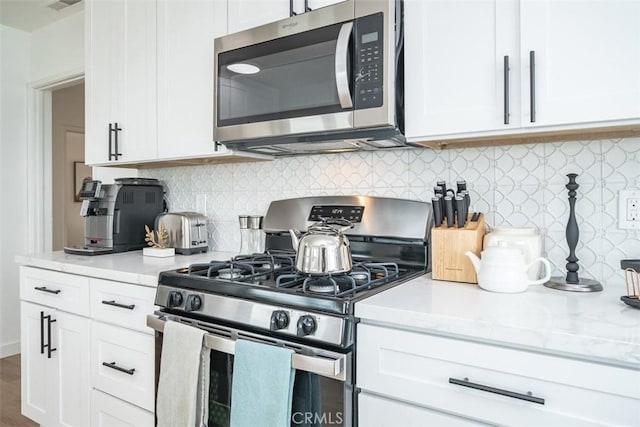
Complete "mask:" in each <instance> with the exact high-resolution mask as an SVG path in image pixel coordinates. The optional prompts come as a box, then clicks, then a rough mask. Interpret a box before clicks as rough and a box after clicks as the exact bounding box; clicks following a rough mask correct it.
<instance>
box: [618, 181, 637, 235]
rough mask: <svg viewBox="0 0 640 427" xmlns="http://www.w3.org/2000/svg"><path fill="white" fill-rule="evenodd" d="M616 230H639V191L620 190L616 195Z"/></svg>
mask: <svg viewBox="0 0 640 427" xmlns="http://www.w3.org/2000/svg"><path fill="white" fill-rule="evenodd" d="M618 228H620V229H626V230H638V229H640V190H620V192H619V193H618Z"/></svg>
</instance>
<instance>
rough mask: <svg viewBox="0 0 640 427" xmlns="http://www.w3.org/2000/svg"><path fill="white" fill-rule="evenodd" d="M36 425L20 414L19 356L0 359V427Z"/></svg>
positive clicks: (29, 426) (28, 426)
mask: <svg viewBox="0 0 640 427" xmlns="http://www.w3.org/2000/svg"><path fill="white" fill-rule="evenodd" d="M23 426H24V427H31V426H36V427H37V424H36V423H34V422H32V421H31V420H30V419H28V418H25V417H23V416H22V414H21V413H20V355H19V354H16V355H15V356H10V357H5V358H4V359H0V427H23Z"/></svg>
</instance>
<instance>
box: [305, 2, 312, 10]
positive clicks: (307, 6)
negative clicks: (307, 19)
mask: <svg viewBox="0 0 640 427" xmlns="http://www.w3.org/2000/svg"><path fill="white" fill-rule="evenodd" d="M304 11H305V12H311V8H310V7H309V0H304Z"/></svg>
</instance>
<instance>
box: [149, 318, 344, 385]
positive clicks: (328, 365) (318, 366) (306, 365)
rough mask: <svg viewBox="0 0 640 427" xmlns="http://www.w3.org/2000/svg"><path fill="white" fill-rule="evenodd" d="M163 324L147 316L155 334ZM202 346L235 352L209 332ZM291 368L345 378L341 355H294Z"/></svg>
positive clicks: (233, 344) (231, 344) (229, 343)
mask: <svg viewBox="0 0 640 427" xmlns="http://www.w3.org/2000/svg"><path fill="white" fill-rule="evenodd" d="M165 323H166V322H165V321H164V320H160V319H159V318H157V317H156V316H154V315H152V314H148V315H147V326H148V327H150V328H152V329H154V330H155V331H157V332H163V331H164V325H165ZM203 345H204V346H205V347H207V348H210V349H212V350H215V351H219V352H221V353H227V354H235V352H236V341H235V340H233V339H230V338H226V337H221V336H218V335H214V334H211V333H209V332H207V333H206V334H205V335H204V342H203ZM291 366H292V367H293V368H294V369H297V370H299V371H306V372H311V373H313V374H317V375H322V376H323V377H327V378H332V379H335V380H339V381H345V380H346V378H347V375H346V372H345V366H346V356H345V355H341V356H340V357H338V358H335V359H333V358H327V357H317V356H307V355H304V354H299V353H294V354H293V355H292V356H291Z"/></svg>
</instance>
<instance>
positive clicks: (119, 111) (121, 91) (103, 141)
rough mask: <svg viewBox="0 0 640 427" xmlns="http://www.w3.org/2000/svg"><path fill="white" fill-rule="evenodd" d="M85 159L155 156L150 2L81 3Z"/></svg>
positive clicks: (101, 160) (131, 159)
mask: <svg viewBox="0 0 640 427" xmlns="http://www.w3.org/2000/svg"><path fill="white" fill-rule="evenodd" d="M85 17H86V29H85V32H86V50H87V52H86V76H85V78H86V95H85V96H86V121H87V123H86V129H87V131H86V132H87V137H86V142H85V162H86V163H87V164H108V163H109V162H111V161H118V162H135V161H139V160H145V159H149V158H154V157H155V156H156V79H155V78H149V76H155V73H156V61H155V55H156V36H155V32H156V20H155V3H154V2H146V1H87V2H86V3H85Z"/></svg>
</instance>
